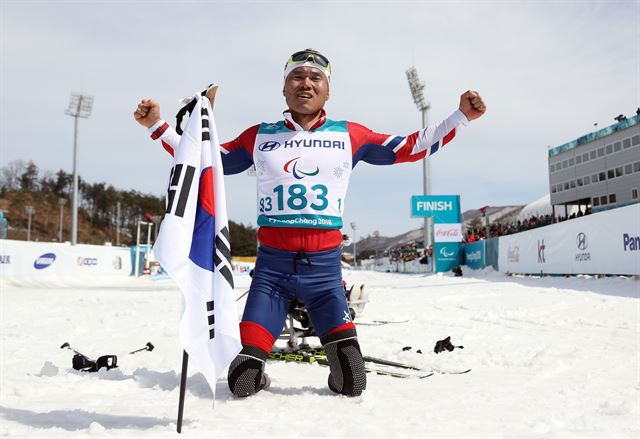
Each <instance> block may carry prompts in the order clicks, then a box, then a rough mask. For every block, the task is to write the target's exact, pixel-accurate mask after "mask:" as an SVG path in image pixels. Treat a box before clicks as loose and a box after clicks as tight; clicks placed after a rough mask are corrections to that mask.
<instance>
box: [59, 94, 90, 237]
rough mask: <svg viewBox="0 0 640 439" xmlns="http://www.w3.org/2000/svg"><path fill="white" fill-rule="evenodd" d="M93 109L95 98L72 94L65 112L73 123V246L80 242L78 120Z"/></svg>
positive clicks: (84, 117)
mask: <svg viewBox="0 0 640 439" xmlns="http://www.w3.org/2000/svg"><path fill="white" fill-rule="evenodd" d="M92 108H93V96H88V95H83V94H81V93H71V99H70V100H69V108H67V109H66V110H65V112H64V114H66V115H67V116H71V117H73V119H74V123H73V199H72V202H71V245H76V244H77V242H78V118H80V117H81V118H83V119H87V118H88V117H89V116H90V115H91V109H92Z"/></svg>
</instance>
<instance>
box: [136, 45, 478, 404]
mask: <svg viewBox="0 0 640 439" xmlns="http://www.w3.org/2000/svg"><path fill="white" fill-rule="evenodd" d="M330 80H331V64H330V63H329V60H328V59H327V58H326V57H325V56H323V55H322V54H320V53H319V52H317V51H315V50H312V49H306V50H302V51H299V52H296V53H294V54H293V55H291V56H290V57H289V59H288V60H287V63H286V65H285V69H284V89H283V94H284V97H285V101H286V103H287V106H288V109H287V110H286V111H285V112H284V113H283V116H284V118H283V120H280V121H278V122H274V123H261V124H258V125H254V126H252V127H250V128H248V129H247V130H245V131H244V132H243V133H242V134H240V136H238V137H237V138H236V139H234V140H232V141H230V142H228V143H224V144H222V145H221V150H222V162H223V167H224V173H225V174H237V173H240V172H242V171H245V170H246V169H248V168H249V167H250V166H251V165H255V167H256V173H257V185H258V200H259V201H258V202H259V215H258V226H259V229H258V240H259V241H260V246H259V248H258V255H257V259H256V266H255V270H254V275H253V279H252V282H251V287H250V289H249V295H248V298H247V303H246V305H245V309H244V314H243V316H242V322H241V323H240V334H241V339H242V345H243V349H242V351H241V352H240V354H239V355H238V357H236V359H235V360H234V361H233V362H232V363H231V365H230V367H229V374H228V383H229V388H230V389H231V391H232V392H233V393H234V395H237V396H249V395H252V394H254V393H257V392H258V391H260V390H262V389H264V388H266V387H268V386H269V383H270V381H269V378H268V376H267V375H266V374H265V373H264V370H265V363H266V359H267V356H268V354H269V352H270V351H271V347H272V346H273V344H274V342H275V340H276V339H277V338H278V336H279V335H280V332H281V331H282V328H283V325H284V322H285V319H286V316H287V312H288V309H289V304H290V302H291V300H293V299H298V300H300V301H301V302H303V303H304V304H305V306H306V308H307V310H308V312H309V316H310V318H311V321H312V324H313V327H314V329H315V331H316V333H317V334H318V336H319V337H320V342H321V343H322V345H323V346H324V348H325V350H326V352H327V360H328V361H329V366H330V372H329V378H328V384H329V388H330V389H331V390H332V391H334V392H336V393H339V394H343V395H347V396H358V395H360V394H361V393H362V391H363V390H364V389H365V388H366V382H367V380H366V375H365V368H364V362H363V359H362V353H361V351H360V345H359V344H358V339H357V334H356V327H355V325H354V323H353V322H352V321H351V316H350V314H349V308H348V305H347V300H346V297H345V294H344V288H343V286H342V276H341V272H340V244H341V242H342V233H341V231H340V229H341V227H342V215H343V212H344V209H345V198H346V193H347V187H348V184H349V177H350V175H351V170H352V169H353V167H355V165H356V164H357V163H358V162H361V161H362V162H367V163H370V164H373V165H392V164H396V163H403V162H414V161H417V160H421V159H423V158H424V157H425V156H427V155H431V154H434V153H435V152H436V151H438V150H439V149H441V148H442V147H444V146H445V145H446V144H447V143H449V142H450V141H451V140H452V139H453V138H454V137H455V135H456V130H457V129H458V128H459V127H460V126H463V125H465V126H466V125H467V124H468V123H469V121H472V120H474V119H477V118H479V117H480V116H482V115H483V114H484V113H485V111H486V106H485V104H484V102H483V100H482V98H481V97H480V95H479V94H478V93H477V92H475V91H467V92H465V93H463V94H462V96H461V97H460V106H459V108H458V109H457V110H456V111H454V112H453V113H452V114H451V116H449V117H448V118H446V119H445V120H444V121H442V122H440V123H438V124H435V125H431V126H429V127H427V128H426V129H422V130H419V131H416V132H414V133H412V134H409V135H406V136H402V135H389V134H380V133H376V132H373V131H371V130H369V129H368V128H366V127H364V126H362V125H360V124H357V123H354V122H349V121H335V120H331V119H329V118H328V117H327V114H326V112H325V110H324V105H325V103H326V102H327V100H328V99H329V84H330ZM134 117H135V119H136V120H137V121H138V122H139V123H140V124H141V125H143V126H145V127H147V128H148V129H149V131H150V133H151V138H152V139H154V140H155V139H160V140H161V141H162V145H163V146H164V148H165V149H166V150H167V151H168V152H170V153H171V154H173V150H174V148H176V147H177V146H178V143H179V140H180V136H179V135H178V134H177V133H176V131H175V130H174V129H173V128H171V127H170V126H169V125H168V124H167V123H166V122H165V121H164V120H162V118H161V116H160V107H159V105H158V104H157V103H156V102H155V101H153V100H150V99H143V100H142V101H141V102H140V103H139V104H138V107H137V109H136V111H135V112H134Z"/></svg>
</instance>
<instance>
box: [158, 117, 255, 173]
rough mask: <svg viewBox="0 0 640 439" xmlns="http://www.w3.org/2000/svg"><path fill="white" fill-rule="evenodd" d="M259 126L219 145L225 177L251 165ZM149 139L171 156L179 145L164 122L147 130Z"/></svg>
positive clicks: (173, 131) (174, 132)
mask: <svg viewBox="0 0 640 439" xmlns="http://www.w3.org/2000/svg"><path fill="white" fill-rule="evenodd" d="M259 127H260V125H254V126H252V127H251V128H248V129H246V130H244V132H243V133H242V134H240V135H239V136H238V137H236V138H235V139H233V140H232V141H231V142H227V143H223V144H221V145H220V150H221V151H222V166H223V168H224V173H225V175H231V174H239V173H240V172H243V171H246V170H247V169H249V167H251V165H253V146H254V144H255V141H256V134H257V133H258V128H259ZM149 132H150V133H151V138H152V139H153V140H158V139H160V141H161V142H162V147H163V148H164V149H165V150H166V151H167V152H168V153H169V154H171V155H173V153H174V151H175V149H176V148H177V147H178V144H179V143H180V135H179V134H178V133H177V132H176V130H175V129H173V128H172V127H171V126H170V125H169V124H168V123H166V122H165V121H164V120H160V121H158V122H156V123H155V124H154V125H153V126H151V127H150V128H149Z"/></svg>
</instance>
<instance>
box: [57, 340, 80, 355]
mask: <svg viewBox="0 0 640 439" xmlns="http://www.w3.org/2000/svg"><path fill="white" fill-rule="evenodd" d="M64 348H67V349H69V350H72V351H73V352H74V353H75V354H76V355H82V356H83V357H86V355H84V354H81V353H80V352H78V351H76V350H75V349H73V348H72V347H71V345H70V344H69V342H68V341H65V342H64V343H62V346H60V349H64Z"/></svg>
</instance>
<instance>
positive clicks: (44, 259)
mask: <svg viewBox="0 0 640 439" xmlns="http://www.w3.org/2000/svg"><path fill="white" fill-rule="evenodd" d="M55 261H56V255H55V254H53V253H45V254H43V255H42V256H39V257H37V258H36V260H35V261H33V268H35V269H36V270H43V269H45V268H47V267H49V266H50V265H51V264H53V263H54V262H55Z"/></svg>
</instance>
